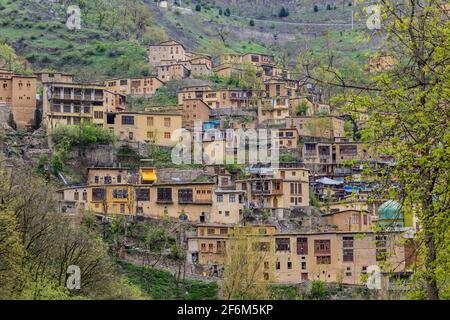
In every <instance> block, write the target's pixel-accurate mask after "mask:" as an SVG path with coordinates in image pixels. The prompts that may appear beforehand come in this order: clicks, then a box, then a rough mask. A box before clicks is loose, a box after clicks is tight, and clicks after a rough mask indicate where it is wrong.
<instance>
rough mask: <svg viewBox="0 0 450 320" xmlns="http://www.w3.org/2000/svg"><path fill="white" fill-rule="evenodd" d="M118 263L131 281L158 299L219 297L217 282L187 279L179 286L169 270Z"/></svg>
mask: <svg viewBox="0 0 450 320" xmlns="http://www.w3.org/2000/svg"><path fill="white" fill-rule="evenodd" d="M117 264H118V265H119V266H120V267H121V269H122V271H123V272H124V273H125V274H126V275H127V277H128V278H129V279H130V281H131V282H132V283H133V284H135V285H136V286H138V287H139V288H141V290H143V291H145V292H147V294H148V295H150V296H151V297H152V298H153V299H156V300H172V299H180V298H181V299H185V300H216V299H218V286H217V284H216V283H215V282H211V283H205V282H201V281H194V280H185V281H184V282H182V283H181V286H179V287H177V281H176V278H175V277H174V276H173V275H172V274H171V273H170V272H168V271H163V270H158V269H154V268H150V267H142V266H137V265H135V264H132V263H129V262H126V261H122V260H119V261H117Z"/></svg>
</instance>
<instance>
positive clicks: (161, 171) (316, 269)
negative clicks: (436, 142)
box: [0, 40, 418, 288]
mask: <svg viewBox="0 0 450 320" xmlns="http://www.w3.org/2000/svg"><path fill="white" fill-rule="evenodd" d="M147 54H148V58H147V61H148V63H149V64H150V65H152V66H153V68H154V70H155V73H154V74H153V75H151V76H148V77H142V78H117V79H116V78H114V79H107V80H101V81H100V80H99V81H94V82H93V83H80V82H75V81H74V77H73V75H72V74H66V73H62V72H35V73H33V74H32V75H27V76H24V75H20V74H15V73H13V72H12V71H10V70H6V69H2V70H0V83H1V84H0V111H1V113H0V116H1V118H0V121H1V124H2V127H3V128H4V130H5V132H7V133H8V135H14V131H15V130H18V131H28V132H32V131H35V133H34V134H33V135H36V134H37V135H39V136H40V137H41V138H35V139H41V140H40V144H42V145H43V147H42V148H43V153H44V154H47V156H50V158H51V157H52V152H54V151H52V149H53V150H55V148H56V146H55V143H56V142H55V139H54V138H52V137H54V136H55V135H61V134H63V133H64V130H69V129H67V128H69V127H71V126H74V127H81V128H82V127H83V126H96V127H98V128H103V129H105V130H106V131H108V132H110V133H111V134H112V135H113V136H114V137H115V139H117V141H116V142H115V146H114V147H113V146H112V145H111V146H110V147H107V146H106V148H104V150H103V151H104V152H103V153H99V154H97V155H95V156H93V157H87V158H86V159H84V160H83V159H81V160H80V159H78V160H79V161H81V162H83V165H79V164H78V165H77V166H78V170H79V171H80V172H79V177H77V178H76V179H75V178H73V177H71V176H70V175H71V174H70V173H68V171H64V170H62V171H61V172H57V174H56V176H55V177H54V178H53V179H56V180H57V181H58V184H59V185H60V188H59V190H58V191H57V195H56V196H57V197H58V199H59V200H58V201H59V210H60V213H61V215H64V216H67V217H69V218H70V220H71V221H72V223H73V224H74V225H77V224H79V223H81V221H82V220H83V216H84V215H85V213H86V212H92V213H94V214H95V216H96V217H97V221H98V222H99V223H108V221H109V220H111V219H114V217H116V216H126V217H128V218H129V219H131V220H130V221H134V223H139V221H144V220H146V219H156V220H158V219H167V218H168V219H170V220H172V221H176V222H177V223H178V224H179V225H182V226H183V227H182V229H181V230H182V231H180V232H181V233H182V235H181V236H180V243H181V246H182V247H183V250H185V252H186V255H185V259H186V269H187V270H188V273H189V274H190V275H191V276H198V277H200V278H204V279H219V280H220V279H221V278H222V277H223V272H224V266H225V264H226V261H227V259H226V254H225V252H226V248H227V246H230V244H229V241H230V239H233V234H234V233H235V232H236V227H239V226H241V227H242V228H244V226H246V227H245V230H246V232H247V233H248V234H251V235H253V236H255V237H256V239H257V242H258V244H257V247H258V249H257V250H258V251H260V252H263V253H264V259H263V260H264V261H262V264H261V267H260V268H259V271H258V272H260V273H261V277H262V279H264V281H267V282H268V283H274V284H283V285H285V284H299V283H304V282H308V281H313V280H320V281H323V282H329V283H342V284H346V285H357V286H361V285H365V281H366V279H367V276H368V269H370V268H373V266H376V265H384V266H385V267H384V270H383V273H382V274H383V275H384V276H385V277H383V279H384V280H385V281H383V285H384V286H385V288H389V286H390V285H394V284H395V283H397V281H398V279H404V278H405V276H406V277H408V274H410V271H411V269H410V267H411V265H412V262H413V261H414V256H412V255H411V254H410V253H411V252H412V249H413V246H414V233H415V231H416V230H417V228H418V225H417V222H416V219H415V218H414V217H413V216H409V215H407V214H404V212H403V211H402V206H401V204H400V203H399V202H398V201H399V200H398V199H389V198H377V197H376V189H377V187H378V186H377V185H375V184H374V183H372V182H371V178H370V176H367V175H366V173H365V168H367V167H370V168H378V169H380V170H381V169H382V168H384V167H386V166H389V165H390V159H389V158H387V157H384V156H383V155H382V154H375V153H374V152H372V151H371V148H370V146H366V145H364V144H363V143H361V142H360V141H358V137H357V134H356V133H357V128H358V126H359V125H362V124H363V122H364V119H351V118H349V117H348V115H346V114H344V113H342V112H340V111H339V110H338V109H336V108H332V107H330V106H329V105H327V104H323V103H322V102H321V96H320V92H317V91H316V90H315V88H314V86H313V85H311V84H310V83H303V82H302V81H300V80H298V79H296V78H295V77H294V76H293V75H291V74H290V71H289V70H286V69H283V68H282V67H281V66H279V65H277V63H276V62H275V58H274V56H271V55H266V54H256V53H251V52H249V53H245V54H241V55H238V54H223V55H221V56H220V58H219V59H216V60H217V61H214V59H213V58H212V57H211V56H209V55H207V54H202V53H195V52H190V51H189V50H187V49H186V47H185V46H184V45H183V44H182V43H179V42H177V41H175V40H169V41H165V42H162V43H159V44H157V45H151V46H149V47H148V51H147ZM388 67H389V64H383V61H382V62H378V64H376V68H377V69H380V68H381V69H385V68H388ZM374 72H375V71H374ZM212 80H214V81H212ZM231 80H232V81H231ZM173 82H178V83H182V84H183V85H182V86H181V87H179V88H178V90H177V91H176V92H170V94H171V95H174V96H176V100H177V103H176V104H173V105H167V104H166V105H152V101H153V100H152V99H154V98H155V97H157V96H158V94H159V93H160V92H164V91H162V90H164V89H165V88H166V86H167V85H168V84H170V83H173ZM218 84H219V85H218ZM134 99H141V101H144V102H146V103H144V107H143V108H140V109H139V110H135V109H134V108H133V107H132V106H131V105H130V101H133V100H134ZM351 120H352V121H351ZM199 124H200V132H199V131H198V128H196V126H197V127H198V125H199ZM180 129H185V130H187V132H188V133H189V134H190V135H191V136H192V139H193V140H192V141H194V142H193V143H195V141H196V142H197V143H198V142H199V141H200V142H199V143H200V146H201V150H202V151H203V152H202V157H203V158H202V161H201V163H200V164H192V165H189V164H185V165H184V166H180V165H175V164H171V163H170V158H169V160H167V161H163V163H162V164H161V163H156V160H157V159H155V158H151V157H152V154H151V153H150V155H149V154H148V153H146V150H148V148H149V147H150V148H153V149H154V148H158V150H160V152H161V150H163V151H164V150H167V151H165V152H166V153H167V154H170V150H171V148H172V147H174V146H175V145H176V144H177V143H178V142H179V136H178V133H177V132H178V130H180ZM249 129H266V130H267V131H268V132H269V133H271V132H275V133H276V135H277V136H276V139H275V140H272V141H271V142H272V143H275V144H273V145H272V144H271V145H270V147H269V149H271V150H273V149H275V148H276V149H279V157H280V163H279V164H278V165H277V166H276V167H272V166H270V165H267V164H264V163H249V161H248V160H249V157H250V156H249V155H248V154H247V157H246V158H245V159H246V160H245V163H243V164H235V163H236V161H234V162H231V163H232V164H229V162H228V161H227V162H226V163H224V162H223V161H222V162H221V161H220V158H219V157H218V155H226V157H227V159H233V160H237V158H238V153H239V152H240V151H239V146H245V150H247V153H250V151H249V150H252V149H250V146H249V142H246V140H245V138H244V139H243V140H244V142H243V144H240V140H241V139H240V136H239V134H236V132H245V131H246V130H249ZM58 130H59V131H58ZM230 130H231V131H230ZM233 130H235V131H233ZM237 130H242V131H237ZM233 132H235V133H234V134H233ZM46 140H48V141H46ZM274 141H275V142H274ZM47 143H49V144H48V145H47ZM46 145H47V146H46ZM117 145H119V146H120V147H117ZM260 147H261V146H260V145H258V146H257V148H260ZM117 148H122V149H123V148H125V149H127V150H129V152H131V153H132V154H134V155H135V156H136V159H135V161H134V162H130V161H128V160H129V159H125V160H123V157H122V158H121V157H120V156H119V155H118V153H117ZM94 149H96V150H90V151H89V152H91V153H93V152H94V153H95V152H100V151H101V150H100V149H102V148H101V146H99V147H95V148H94ZM8 150H9V149H8V146H6V145H3V154H4V155H3V159H4V160H3V161H2V165H3V163H5V165H6V168H9V170H7V172H9V174H11V175H13V174H14V170H15V169H14V165H15V161H16V160H14V155H13V154H12V153H11V152H9V151H8ZM38 153H39V152H38ZM39 156H42V155H39V154H32V155H30V156H29V160H30V161H31V163H34V165H38V164H37V163H38V158H39ZM81 156H82V157H83V155H81ZM153 156H155V154H153ZM149 157H150V158H149ZM39 159H40V158H39ZM217 159H219V160H217ZM216 160H217V161H216ZM105 221H106V222H105ZM127 241H131V240H126V239H125V240H124V242H123V243H122V245H121V246H122V247H121V251H120V256H121V257H122V258H126V257H128V258H129V259H131V258H132V257H134V258H136V256H135V253H134V254H131V253H127V251H129V249H130V248H132V247H133V245H132V244H130V243H127ZM131 243H132V241H131ZM255 248H256V247H255ZM132 251H133V250H132ZM138 256H139V254H138ZM137 259H139V258H137Z"/></svg>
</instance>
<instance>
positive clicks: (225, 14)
mask: <svg viewBox="0 0 450 320" xmlns="http://www.w3.org/2000/svg"><path fill="white" fill-rule="evenodd" d="M223 14H224V16H225V17H229V16H231V10H230V8H226V9H225V12H224V13H223Z"/></svg>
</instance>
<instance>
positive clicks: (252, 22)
mask: <svg viewBox="0 0 450 320" xmlns="http://www.w3.org/2000/svg"><path fill="white" fill-rule="evenodd" d="M249 25H250V27H254V26H255V20H253V19H250V21H249Z"/></svg>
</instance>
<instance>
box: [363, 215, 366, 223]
mask: <svg viewBox="0 0 450 320" xmlns="http://www.w3.org/2000/svg"><path fill="white" fill-rule="evenodd" d="M363 223H364V225H367V214H365V215H364V216H363Z"/></svg>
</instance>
